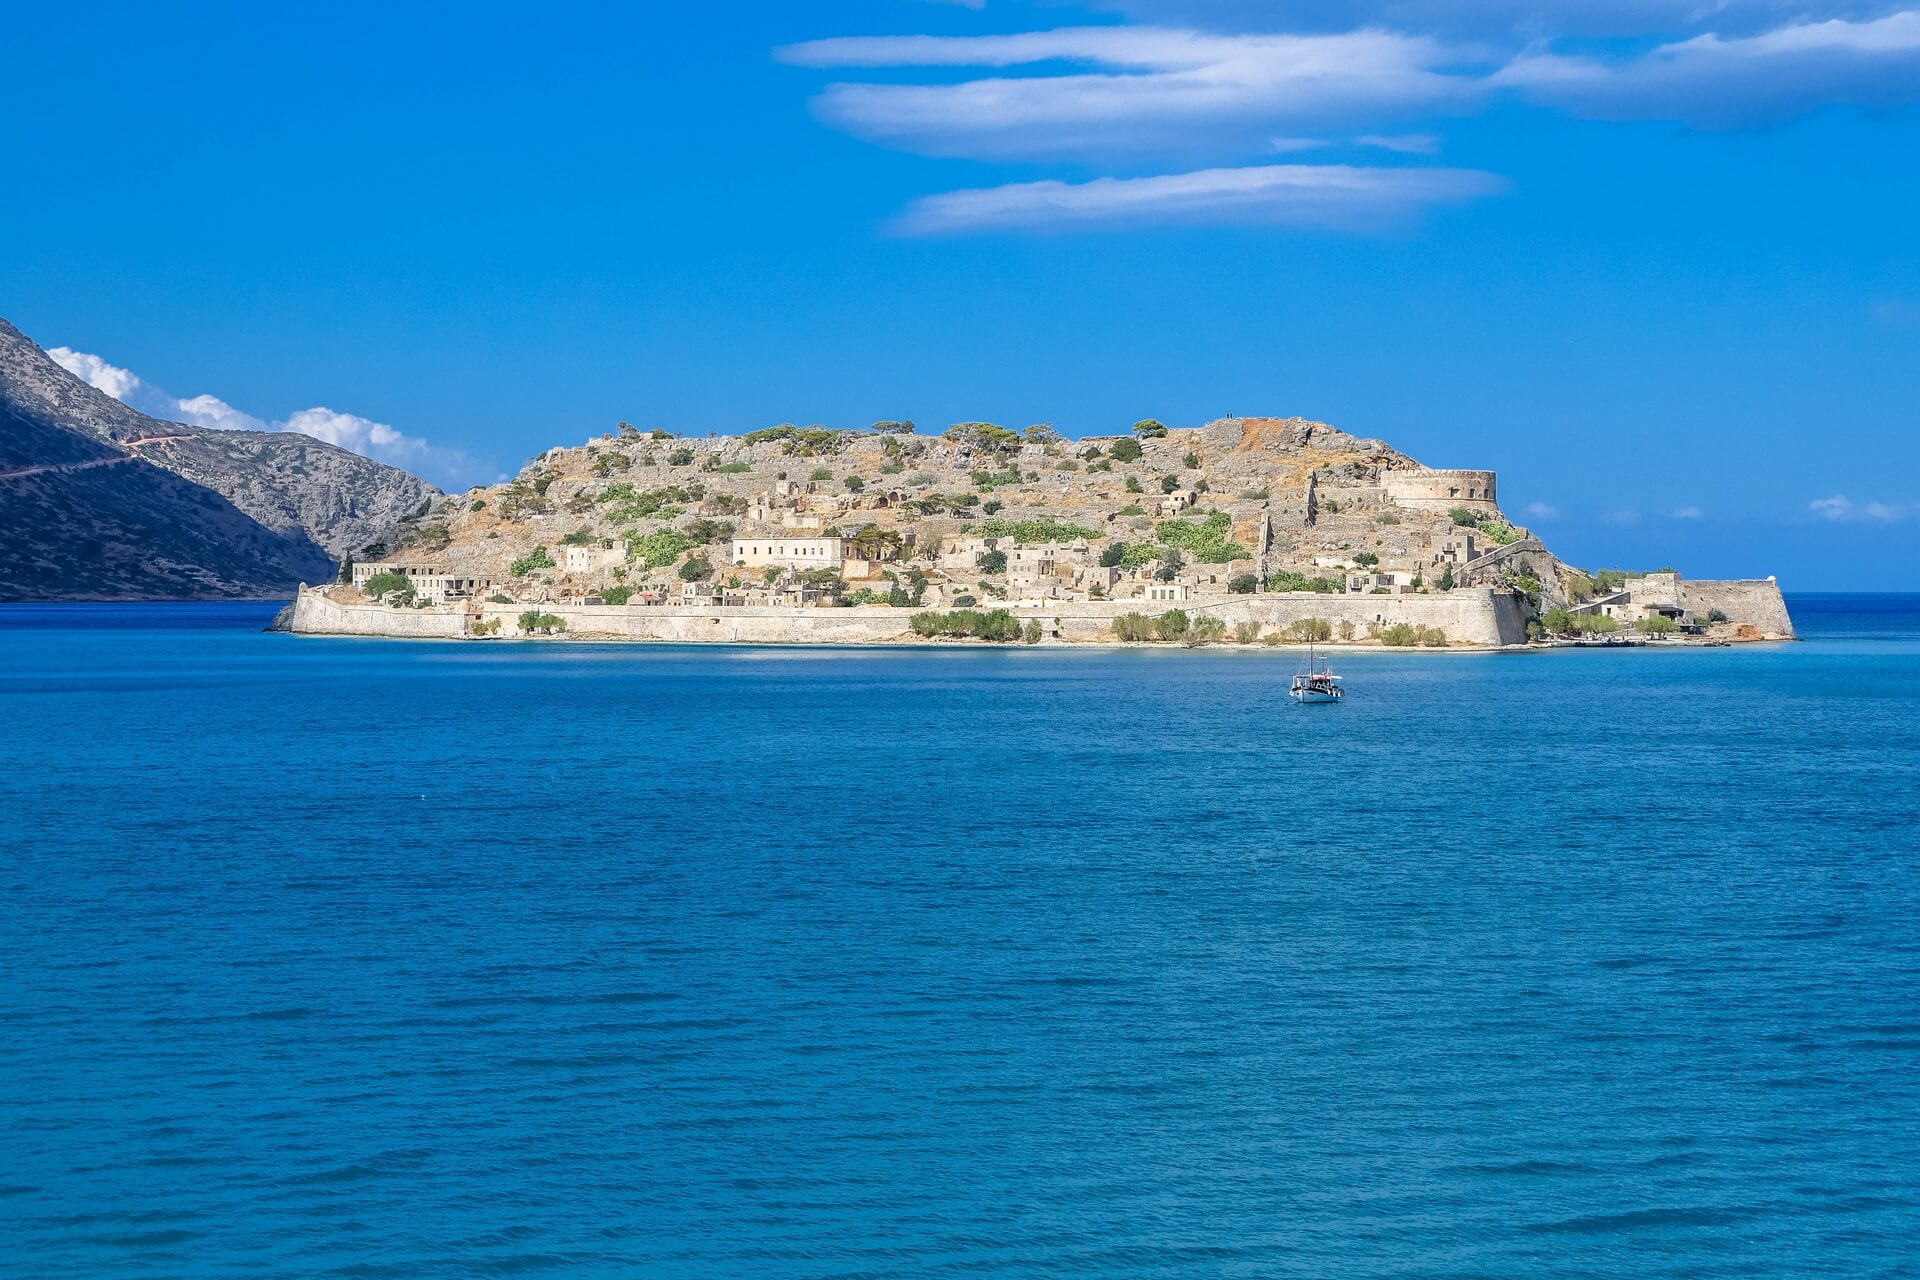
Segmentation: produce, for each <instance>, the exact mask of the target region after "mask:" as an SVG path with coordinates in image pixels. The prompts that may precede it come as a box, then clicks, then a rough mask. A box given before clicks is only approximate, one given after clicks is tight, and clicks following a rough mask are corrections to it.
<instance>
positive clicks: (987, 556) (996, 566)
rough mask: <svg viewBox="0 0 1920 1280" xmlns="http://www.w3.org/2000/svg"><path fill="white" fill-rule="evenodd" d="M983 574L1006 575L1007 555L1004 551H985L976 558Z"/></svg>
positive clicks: (976, 562)
mask: <svg viewBox="0 0 1920 1280" xmlns="http://www.w3.org/2000/svg"><path fill="white" fill-rule="evenodd" d="M974 563H975V564H977V565H979V566H980V572H982V573H1005V572H1006V571H1007V553H1006V552H1004V551H983V552H981V553H980V554H979V555H978V556H976V557H975V558H974Z"/></svg>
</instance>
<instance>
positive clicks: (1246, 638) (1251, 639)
mask: <svg viewBox="0 0 1920 1280" xmlns="http://www.w3.org/2000/svg"><path fill="white" fill-rule="evenodd" d="M1259 639H1260V624H1259V623H1257V622H1238V623H1235V624H1234V627H1233V641H1234V643H1235V644H1253V643H1255V642H1256V641H1258V640H1259Z"/></svg>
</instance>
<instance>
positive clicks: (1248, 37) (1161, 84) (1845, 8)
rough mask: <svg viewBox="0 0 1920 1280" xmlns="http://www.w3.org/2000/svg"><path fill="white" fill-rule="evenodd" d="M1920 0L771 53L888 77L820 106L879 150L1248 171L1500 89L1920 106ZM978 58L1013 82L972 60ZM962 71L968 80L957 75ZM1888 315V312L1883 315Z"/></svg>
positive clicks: (974, 211)
mask: <svg viewBox="0 0 1920 1280" xmlns="http://www.w3.org/2000/svg"><path fill="white" fill-rule="evenodd" d="M1916 5H1920V0H1594V2H1592V3H1584V4H1581V3H1573V2H1572V0H1559V2H1558V3H1555V2H1553V0H1330V3H1327V4H1314V5H1309V4H1307V3H1305V0H1108V3H1107V4H1106V5H1105V7H1107V8H1109V9H1111V10H1115V11H1117V12H1120V13H1124V14H1126V15H1127V16H1128V17H1131V18H1146V19H1153V20H1150V21H1137V22H1125V21H1123V22H1116V23H1112V24H1109V25H1088V26H1074V27H1060V28H1055V29H1053V30H1045V31H1022V32H1013V33H1008V34H995V35H889V36H842V37H832V38H827V39H821V40H812V41H807V42H804V43H800V44H793V45H788V46H785V47H783V48H781V49H779V50H777V51H776V56H777V57H779V58H780V59H781V60H783V61H785V62H787V63H789V64H792V65H795V66H801V67H809V68H816V69H838V70H843V71H857V72H872V73H880V74H877V75H874V76H870V77H868V78H866V79H861V80H858V81H857V82H856V81H854V80H846V81H842V82H840V83H833V84H829V85H827V86H825V87H824V88H823V89H822V90H821V91H820V92H819V94H818V95H817V96H816V97H815V98H814V100H813V109H814V111H815V113H816V114H817V115H818V117H819V118H820V119H821V120H822V121H824V122H825V123H827V124H828V125H830V126H832V127H835V128H838V129H841V130H843V131H845V132H847V133H850V134H852V135H854V136H856V137H859V138H863V139H866V140H867V141H869V142H873V143H876V144H879V145H882V146H888V147H894V148H898V149H901V150H905V151H911V152H915V153H918V154H922V155H928V156H941V157H959V158H967V159H976V160H988V161H1009V160H1038V159H1048V158H1053V159H1062V160H1078V161H1089V160H1097V159H1100V158H1106V159H1108V160H1113V161H1118V160H1119V159H1120V158H1121V157H1131V158H1133V160H1134V162H1135V163H1138V162H1139V160H1140V159H1141V158H1146V157H1151V158H1152V159H1153V160H1154V162H1155V167H1158V168H1162V169H1185V170H1192V171H1198V172H1199V173H1204V174H1218V173H1224V172H1230V170H1227V169H1222V168H1219V167H1217V166H1221V165H1228V164H1233V163H1237V162H1242V161H1250V160H1252V159H1254V158H1256V157H1259V156H1273V155H1276V154H1285V153H1290V152H1295V151H1304V150H1309V149H1312V148H1314V147H1317V146H1323V145H1327V144H1326V142H1325V141H1324V139H1325V137H1326V136H1327V135H1328V134H1329V133H1332V132H1333V131H1336V130H1338V131H1340V132H1341V133H1346V134H1348V136H1349V137H1350V139H1351V143H1352V145H1354V146H1359V147H1370V148H1375V149H1382V150H1386V151H1391V152H1396V153H1399V154H1403V155H1410V156H1424V155H1432V154H1435V153H1437V152H1438V151H1439V150H1440V149H1441V144H1442V140H1441V138H1440V137H1439V136H1438V135H1437V134H1435V133H1432V132H1424V131H1423V132H1411V131H1408V132H1402V131H1400V130H1401V129H1405V128H1406V127H1407V126H1410V125H1423V124H1424V125H1427V126H1428V127H1429V128H1430V127H1431V122H1432V121H1433V120H1434V119H1435V118H1436V117H1444V116H1447V115H1451V114H1460V113H1464V112H1468V111H1473V110H1478V109H1480V108H1482V107H1483V106H1486V105H1489V104H1492V103H1497V102H1500V101H1503V100H1504V101H1508V102H1513V101H1518V102H1521V103H1531V104H1533V105H1535V106H1544V107H1549V108H1556V109H1560V110H1564V111H1566V112H1569V113H1571V114H1574V115H1579V116H1586V117H1592V118H1599V119H1643V118H1644V119H1672V120H1679V121H1684V122H1687V123H1690V124H1694V125H1698V126H1703V127H1735V126H1740V125H1747V124H1755V123H1761V122H1765V121H1768V120H1774V119H1780V118H1784V117H1787V116H1790V115H1793V114H1796V113H1800V112H1804V111H1809V110H1812V109H1814V108H1816V107H1820V106H1823V105H1828V104H1846V105H1860V106H1890V105H1897V104H1903V103H1908V102H1915V101H1920V7H1915V6H1916ZM1249 24H1254V25H1253V29H1251V30H1250V29H1249ZM1275 26H1279V27H1281V28H1284V29H1283V30H1279V31H1275V30H1274V29H1273V28H1274V27H1275ZM1595 37H1598V38H1599V39H1595ZM1576 40H1577V41H1579V42H1580V43H1579V44H1577V45H1573V44H1569V43H1561V44H1556V42H1557V41H1560V42H1572V41H1576ZM974 69H984V70H985V71H988V72H993V73H996V74H980V75H970V74H968V73H969V72H971V71H973V70H974ZM929 72H931V73H934V74H928V73H929ZM950 72H959V73H960V74H959V75H958V76H953V75H941V74H939V73H950ZM887 73H898V74H893V75H889V74H887ZM887 80H891V81H892V82H890V83H888V82H876V81H887ZM1349 130H1351V131H1352V132H1351V133H1348V131H1349ZM1361 130H1366V131H1365V132H1361ZM1137 171H1138V170H1134V172H1137ZM1107 172H1109V173H1114V172H1115V170H1114V169H1113V168H1108V169H1107ZM1436 172H1441V171H1436ZM1076 176H1077V175H1076ZM1194 176H1195V175H1194V174H1192V173H1189V174H1184V175H1180V176H1179V177H1176V178H1138V177H1125V176H1117V175H1116V176H1113V177H1106V178H1101V179H1098V180H1096V181H1094V182H1067V181H1052V182H1028V183H1021V184H1018V185H1015V186H1006V187H1000V188H994V189H991V190H979V191H958V192H952V193H949V194H946V195H937V196H931V197H928V198H926V199H923V200H921V201H919V202H917V203H916V204H914V205H913V206H912V207H911V208H910V209H909V210H908V212H907V213H906V215H905V217H904V218H903V219H902V221H901V225H902V226H904V227H905V228H906V229H908V230H911V231H924V230H937V229H955V228H957V227H961V226H965V227H975V226H993V225H998V226H1030V225H1035V224H1036V223H1038V222H1040V221H1045V222H1047V223H1049V224H1051V225H1075V224H1077V225H1093V224H1097V223H1105V222H1107V221H1110V220H1111V218H1110V216H1109V215H1110V214H1112V213H1113V212H1115V211H1117V210H1120V209H1122V208H1130V209H1133V210H1134V211H1135V216H1134V217H1133V218H1132V220H1134V221H1146V220H1148V218H1147V217H1146V214H1145V211H1146V210H1148V209H1150V208H1155V207H1157V208H1160V209H1162V210H1163V211H1166V212H1169V213H1173V212H1180V211H1183V210H1189V201H1188V196H1189V194H1191V193H1188V192H1183V191H1180V190H1179V189H1178V188H1179V187H1180V186H1181V184H1182V183H1183V182H1184V181H1185V180H1186V179H1188V178H1192V177H1194ZM1482 176H1483V177H1484V175H1482ZM1408 181H1411V180H1408ZM1435 181H1436V182H1441V183H1444V182H1445V181H1446V179H1444V178H1436V179H1435ZM1197 204H1198V206H1203V207H1205V208H1207V209H1209V210H1211V211H1214V212H1228V211H1231V210H1237V211H1238V212H1237V214H1236V215H1235V216H1236V217H1238V218H1240V219H1243V220H1246V215H1247V213H1248V212H1250V206H1253V205H1259V206H1261V208H1262V209H1263V210H1264V212H1265V214H1266V215H1267V216H1264V217H1263V218H1261V219H1260V220H1264V221H1268V222H1277V223H1288V222H1291V223H1295V224H1322V225H1323V224H1324V223H1323V221H1322V220H1320V219H1316V218H1313V217H1310V216H1296V215H1297V213H1298V211H1299V209H1300V208H1301V205H1300V202H1299V201H1297V200H1293V201H1286V202H1283V203H1282V204H1281V205H1280V206H1279V207H1280V208H1281V209H1282V210H1283V213H1284V216H1279V217H1275V216H1271V215H1272V213H1273V212H1274V209H1275V207H1276V206H1275V202H1274V201H1273V200H1272V199H1267V200H1264V201H1263V200H1258V199H1252V198H1250V197H1249V196H1248V195H1247V194H1246V193H1245V192H1241V193H1239V194H1232V193H1229V192H1227V191H1225V190H1223V189H1218V188H1217V186H1216V189H1214V190H1212V191H1210V192H1207V193H1202V194H1201V195H1200V196H1199V198H1198V202H1197ZM1190 217H1191V212H1180V218H1181V219H1187V218H1190ZM1176 220H1178V219H1176ZM1879 314H1880V315H1881V318H1882V319H1888V320H1890V319H1892V318H1893V312H1892V311H1889V310H1886V309H1883V310H1882V311H1881V312H1880V313H1879Z"/></svg>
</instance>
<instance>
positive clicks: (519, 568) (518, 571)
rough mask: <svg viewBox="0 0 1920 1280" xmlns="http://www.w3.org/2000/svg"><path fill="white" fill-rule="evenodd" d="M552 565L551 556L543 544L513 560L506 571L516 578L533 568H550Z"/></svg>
mask: <svg viewBox="0 0 1920 1280" xmlns="http://www.w3.org/2000/svg"><path fill="white" fill-rule="evenodd" d="M554 567H556V566H555V565H554V562H553V557H552V556H551V555H549V554H547V549H546V548H545V547H544V546H541V547H535V548H534V549H533V550H531V551H529V552H528V553H527V554H526V555H524V556H521V557H520V558H519V559H518V560H515V561H514V562H513V563H512V564H511V565H510V566H508V570H507V571H508V572H509V573H511V574H512V575H513V576H514V577H516V578H524V577H526V576H527V575H528V574H530V573H532V572H533V571H534V570H535V569H552V568H554Z"/></svg>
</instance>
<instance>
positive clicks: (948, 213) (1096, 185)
mask: <svg viewBox="0 0 1920 1280" xmlns="http://www.w3.org/2000/svg"><path fill="white" fill-rule="evenodd" d="M1503 187H1504V183H1503V182H1502V180H1501V179H1500V178H1498V177H1497V176H1495V175H1493V174H1490V173H1480V172H1477V171H1475V170H1471V169H1367V168H1357V167H1354V166H1350V165H1331V164H1325V165H1305V164H1275V165H1255V166H1252V167H1249V168H1241V169H1203V170H1200V171H1198V172H1195V173H1176V174H1166V175H1162V176H1159V177H1152V178H1097V179H1095V180H1094V181H1092V182H1080V183H1068V182H1054V181H1047V182H1020V183H1014V184H1012V185H1010V186H1003V187H988V188H984V189H981V190H977V191H950V192H947V193H946V194H944V195H937V196H928V197H925V198H924V199H921V200H918V201H916V202H914V204H913V205H912V206H910V207H909V208H908V210H907V212H906V214H905V215H904V216H902V217H901V219H900V220H899V222H898V224H897V226H898V229H899V230H900V231H902V232H905V233H907V234H909V235H937V234H951V233H955V232H966V231H984V230H1009V229H1031V228H1041V229H1052V230H1059V229H1071V228H1083V227H1125V226H1136V225H1140V224H1143V223H1241V224H1258V225H1274V226H1293V227H1329V228H1334V229H1338V230H1343V231H1360V230H1364V231H1386V230H1390V229H1391V228H1393V227H1395V226H1397V225H1401V224H1403V223H1405V222H1406V221H1407V220H1408V219H1409V218H1412V217H1415V216H1417V215H1418V214H1420V213H1421V212H1422V211H1424V210H1426V209H1428V208H1430V207H1432V206H1434V205H1439V204H1450V203H1460V202H1462V201H1468V200H1475V199H1479V198H1481V197H1483V196H1488V195H1492V194H1495V193H1496V192H1499V191H1500V190H1502V189H1503Z"/></svg>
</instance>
